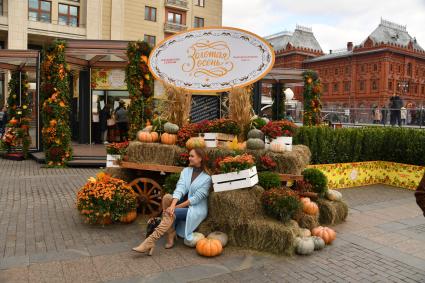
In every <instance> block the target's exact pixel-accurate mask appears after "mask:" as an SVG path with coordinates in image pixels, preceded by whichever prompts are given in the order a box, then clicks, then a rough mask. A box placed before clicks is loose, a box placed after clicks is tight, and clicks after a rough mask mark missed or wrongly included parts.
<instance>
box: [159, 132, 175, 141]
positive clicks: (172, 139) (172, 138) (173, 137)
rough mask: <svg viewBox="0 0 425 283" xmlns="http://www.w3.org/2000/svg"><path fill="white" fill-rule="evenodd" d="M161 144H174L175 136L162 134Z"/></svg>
mask: <svg viewBox="0 0 425 283" xmlns="http://www.w3.org/2000/svg"><path fill="white" fill-rule="evenodd" d="M161 142H162V143H163V144H176V142H177V135H174V134H168V133H164V134H162V135H161Z"/></svg>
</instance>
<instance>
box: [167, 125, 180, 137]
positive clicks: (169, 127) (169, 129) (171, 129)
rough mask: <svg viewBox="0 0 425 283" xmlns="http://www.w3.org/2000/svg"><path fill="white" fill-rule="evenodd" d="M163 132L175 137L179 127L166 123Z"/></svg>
mask: <svg viewBox="0 0 425 283" xmlns="http://www.w3.org/2000/svg"><path fill="white" fill-rule="evenodd" d="M164 131H165V132H166V133H167V134H173V135H175V134H177V132H178V131H179V126H177V125H176V124H173V123H170V122H167V123H165V124H164Z"/></svg>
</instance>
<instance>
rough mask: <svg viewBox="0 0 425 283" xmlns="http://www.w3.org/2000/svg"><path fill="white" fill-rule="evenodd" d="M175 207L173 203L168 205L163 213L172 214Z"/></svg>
mask: <svg viewBox="0 0 425 283" xmlns="http://www.w3.org/2000/svg"><path fill="white" fill-rule="evenodd" d="M175 209H176V207H175V206H174V205H170V206H169V207H168V208H167V209H166V210H165V213H168V215H170V216H173V215H174V210H175Z"/></svg>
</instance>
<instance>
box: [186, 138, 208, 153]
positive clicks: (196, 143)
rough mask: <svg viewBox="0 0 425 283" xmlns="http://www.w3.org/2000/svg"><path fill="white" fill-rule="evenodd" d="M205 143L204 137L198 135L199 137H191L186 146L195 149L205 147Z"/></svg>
mask: <svg viewBox="0 0 425 283" xmlns="http://www.w3.org/2000/svg"><path fill="white" fill-rule="evenodd" d="M205 146H206V145H205V140H204V139H203V138H200V137H197V138H190V139H188V140H187V142H186V147H187V148H188V149H189V150H190V149H194V148H204V147H205Z"/></svg>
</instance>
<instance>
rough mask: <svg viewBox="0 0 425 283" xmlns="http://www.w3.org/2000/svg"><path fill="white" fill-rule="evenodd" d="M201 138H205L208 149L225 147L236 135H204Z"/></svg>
mask: <svg viewBox="0 0 425 283" xmlns="http://www.w3.org/2000/svg"><path fill="white" fill-rule="evenodd" d="M199 136H200V137H203V138H204V140H205V145H206V146H207V147H219V146H225V145H226V144H227V142H231V141H233V139H234V138H235V136H234V135H229V134H222V133H202V134H199Z"/></svg>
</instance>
